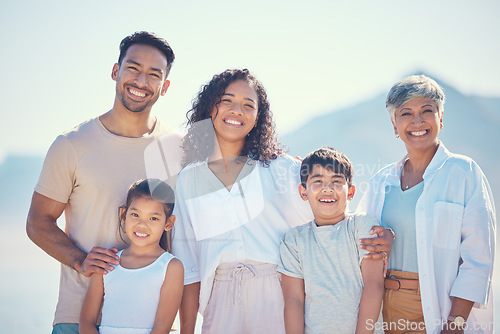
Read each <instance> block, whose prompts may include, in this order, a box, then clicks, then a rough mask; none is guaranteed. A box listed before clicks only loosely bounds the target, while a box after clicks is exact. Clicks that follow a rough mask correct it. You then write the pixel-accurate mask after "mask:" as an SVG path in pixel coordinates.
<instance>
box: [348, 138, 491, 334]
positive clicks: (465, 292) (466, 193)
mask: <svg viewBox="0 0 500 334" xmlns="http://www.w3.org/2000/svg"><path fill="white" fill-rule="evenodd" d="M406 159H407V157H405V158H403V159H402V160H401V161H400V162H399V163H395V164H392V165H389V166H387V167H385V168H383V169H382V170H380V171H379V172H378V173H377V174H376V175H375V176H374V177H373V178H372V179H371V180H370V184H369V187H368V190H367V192H366V193H365V195H364V196H363V198H362V199H361V201H360V203H359V206H358V209H357V211H360V212H361V211H366V212H367V213H369V214H371V215H373V216H374V217H375V218H376V219H377V220H378V221H379V222H380V217H381V212H382V208H383V205H384V198H385V191H386V189H388V187H390V186H397V185H399V186H400V180H401V169H402V167H403V163H404V161H405V160H406ZM423 178H424V181H423V182H424V190H423V192H422V195H421V196H420V198H419V199H418V201H417V204H416V208H415V225H416V230H415V233H416V241H417V254H418V255H417V256H418V271H419V280H420V293H421V298H422V309H423V313H424V320H425V325H426V329H427V333H439V331H440V325H441V323H440V322H441V321H444V322H446V321H447V318H448V315H449V312H450V309H451V303H452V298H450V297H460V298H463V299H466V300H470V301H474V302H475V304H474V308H473V309H472V311H471V314H470V316H469V319H468V321H467V322H468V326H469V328H470V329H476V332H475V333H493V305H492V302H493V300H492V289H491V283H492V273H493V258H494V254H495V225H496V218H495V206H494V203H493V197H492V195H491V189H490V186H489V184H488V181H487V180H486V177H485V176H484V174H483V172H482V171H481V169H480V168H479V166H478V165H477V164H476V163H475V162H474V161H473V160H472V159H470V158H468V157H466V156H463V155H457V154H452V153H450V152H449V151H448V150H447V149H446V148H445V147H444V145H443V144H442V143H440V144H439V148H438V150H437V152H436V154H435V155H434V157H433V159H432V160H431V162H430V163H429V166H427V169H426V171H425V173H424V175H423ZM396 238H397V236H396Z"/></svg>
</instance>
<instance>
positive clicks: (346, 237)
mask: <svg viewBox="0 0 500 334" xmlns="http://www.w3.org/2000/svg"><path fill="white" fill-rule="evenodd" d="M300 174H301V175H300V178H301V185H299V192H300V196H301V197H302V199H303V200H304V201H309V204H310V205H311V209H312V211H313V214H314V221H312V222H310V223H308V224H305V225H302V226H298V227H296V228H294V229H292V230H290V231H289V232H288V233H286V234H285V236H284V237H283V238H282V241H281V246H280V253H281V264H280V266H279V267H278V271H279V272H281V273H282V274H283V275H282V277H283V281H282V286H283V295H284V299H285V328H286V333H287V334H291V333H354V332H355V333H373V330H374V328H375V323H376V321H377V319H378V316H379V313H380V306H381V303H382V296H383V293H384V277H383V274H382V272H383V262H382V260H377V261H374V260H371V261H363V256H364V255H365V254H366V253H367V252H366V251H364V250H361V249H359V247H358V240H359V239H360V238H366V237H370V234H369V232H370V229H371V227H372V226H374V225H378V224H377V222H376V220H374V219H373V218H371V217H369V216H366V215H360V214H348V213H347V201H350V200H351V199H352V198H353V196H354V192H355V188H354V186H353V185H352V184H351V182H352V174H353V172H352V165H351V162H350V161H349V159H348V158H347V157H346V156H345V155H344V154H343V153H341V152H339V151H336V150H334V149H332V148H330V147H324V148H321V149H319V150H316V151H314V152H312V153H310V154H309V155H308V156H307V157H306V158H305V159H304V161H303V162H302V166H301V169H300Z"/></svg>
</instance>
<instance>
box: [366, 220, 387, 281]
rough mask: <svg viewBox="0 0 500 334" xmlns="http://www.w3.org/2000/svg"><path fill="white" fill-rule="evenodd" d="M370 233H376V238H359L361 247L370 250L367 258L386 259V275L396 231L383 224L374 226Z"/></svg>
mask: <svg viewBox="0 0 500 334" xmlns="http://www.w3.org/2000/svg"><path fill="white" fill-rule="evenodd" d="M370 234H371V235H374V234H376V235H377V237H374V238H363V239H359V242H360V245H359V248H361V249H364V250H367V251H369V252H370V253H369V254H366V255H365V256H364V258H365V259H367V260H380V259H383V260H384V273H383V274H384V276H385V273H386V272H387V266H388V264H389V261H388V260H389V255H390V254H391V249H392V242H393V241H394V239H395V238H396V237H395V235H394V232H393V231H392V230H391V229H390V228H387V229H386V228H383V227H382V226H373V227H372V229H371V230H370Z"/></svg>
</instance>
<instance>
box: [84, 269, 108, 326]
mask: <svg viewBox="0 0 500 334" xmlns="http://www.w3.org/2000/svg"><path fill="white" fill-rule="evenodd" d="M103 297H104V281H103V276H102V274H97V273H94V274H92V276H90V284H89V287H88V290H87V295H86V296H85V299H84V301H83V306H82V311H81V313H80V325H79V332H80V333H81V334H87V333H88V334H98V333H99V332H98V331H97V328H96V325H97V318H98V317H99V312H100V311H101V306H102V299H103Z"/></svg>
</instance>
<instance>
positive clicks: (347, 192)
mask: <svg viewBox="0 0 500 334" xmlns="http://www.w3.org/2000/svg"><path fill="white" fill-rule="evenodd" d="M355 190H356V189H355V188H354V186H350V187H349V186H348V185H347V181H346V179H345V176H344V175H342V174H337V173H335V172H334V171H332V170H331V169H327V168H325V167H323V166H320V165H313V169H312V171H311V173H309V177H308V178H307V182H306V187H305V188H304V187H303V186H302V185H299V193H300V196H301V197H302V199H303V200H304V201H309V204H310V205H311V209H312V212H313V214H314V219H315V220H316V224H317V225H318V226H320V225H333V224H336V223H338V222H340V221H341V220H343V219H344V218H345V214H346V208H347V201H350V200H351V199H352V198H353V196H354V192H355Z"/></svg>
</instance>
